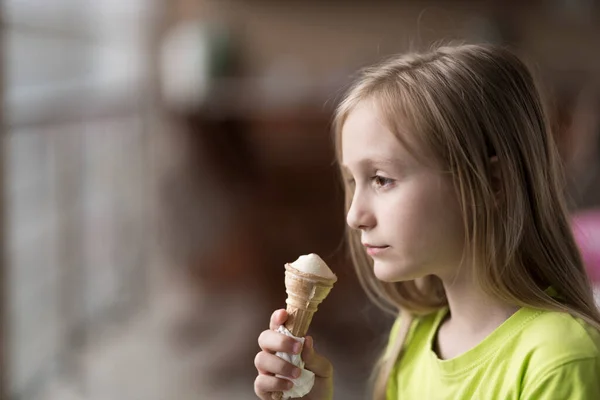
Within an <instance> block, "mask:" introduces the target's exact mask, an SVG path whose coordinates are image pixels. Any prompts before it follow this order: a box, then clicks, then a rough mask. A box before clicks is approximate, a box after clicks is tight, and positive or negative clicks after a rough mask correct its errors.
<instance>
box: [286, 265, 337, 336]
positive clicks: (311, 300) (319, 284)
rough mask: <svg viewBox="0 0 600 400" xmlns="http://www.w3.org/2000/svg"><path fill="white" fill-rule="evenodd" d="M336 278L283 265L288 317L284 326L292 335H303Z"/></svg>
mask: <svg viewBox="0 0 600 400" xmlns="http://www.w3.org/2000/svg"><path fill="white" fill-rule="evenodd" d="M336 281H337V278H333V279H328V278H324V277H322V276H319V275H314V274H308V273H305V272H302V271H299V270H297V269H296V268H294V267H292V266H291V264H286V265H285V289H286V292H287V295H288V296H287V299H286V301H285V302H286V303H287V312H288V319H287V321H286V323H285V327H286V329H287V330H289V331H290V332H291V333H292V335H294V336H297V337H303V336H305V335H306V332H308V327H309V325H310V322H311V321H312V318H313V315H314V314H315V312H317V308H318V306H319V304H321V302H322V301H323V300H324V299H325V298H326V297H327V295H328V294H329V291H330V290H331V288H332V287H333V284H334V283H335V282H336Z"/></svg>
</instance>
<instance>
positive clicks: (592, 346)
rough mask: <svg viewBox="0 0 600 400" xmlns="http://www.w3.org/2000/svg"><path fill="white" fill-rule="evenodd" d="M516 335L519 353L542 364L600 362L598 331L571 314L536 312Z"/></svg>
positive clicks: (599, 334) (599, 335) (599, 333)
mask: <svg viewBox="0 0 600 400" xmlns="http://www.w3.org/2000/svg"><path fill="white" fill-rule="evenodd" d="M536 313H537V316H536V317H535V318H533V319H532V320H531V322H530V323H529V324H527V326H525V328H524V329H523V330H522V331H521V334H520V335H519V338H518V339H519V342H520V346H519V347H521V350H525V351H526V352H527V353H529V354H530V355H531V357H532V358H534V361H537V362H538V363H541V364H544V361H546V362H552V363H568V362H571V361H575V360H578V359H588V358H599V359H600V332H599V331H598V330H597V329H596V328H594V327H593V326H591V325H590V324H588V323H586V322H585V321H583V320H581V319H579V318H575V317H573V316H572V315H570V314H567V313H563V312H554V311H536Z"/></svg>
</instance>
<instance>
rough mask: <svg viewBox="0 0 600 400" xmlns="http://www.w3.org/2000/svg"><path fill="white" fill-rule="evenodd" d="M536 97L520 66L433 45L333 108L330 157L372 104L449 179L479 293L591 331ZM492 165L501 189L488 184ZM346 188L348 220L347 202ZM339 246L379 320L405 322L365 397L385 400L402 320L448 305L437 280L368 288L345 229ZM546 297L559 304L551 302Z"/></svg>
mask: <svg viewBox="0 0 600 400" xmlns="http://www.w3.org/2000/svg"><path fill="white" fill-rule="evenodd" d="M540 97H541V96H540V94H539V91H538V89H537V88H536V85H535V83H534V79H533V77H532V75H531V74H530V72H529V71H528V69H527V67H526V66H525V65H524V63H523V62H522V61H521V60H520V59H519V58H518V57H517V56H516V55H515V54H513V53H512V52H510V51H508V50H506V49H504V48H501V47H496V46H489V45H460V46H452V47H438V48H436V49H434V50H432V51H431V52H428V53H424V54H408V55H402V56H400V57H394V58H392V59H390V60H387V61H385V62H383V63H382V64H380V65H377V66H373V67H369V68H367V69H365V70H364V71H362V74H361V76H360V78H359V79H358V80H357V81H356V82H355V84H354V85H353V86H352V87H351V88H350V89H349V91H348V92H347V94H346V96H345V98H344V99H343V100H342V102H341V103H340V105H339V106H338V108H337V110H336V113H335V117H334V134H335V140H336V151H337V157H338V160H341V156H342V154H341V146H340V142H341V131H342V128H343V125H344V122H345V121H346V119H347V117H348V115H349V114H350V113H351V112H352V110H353V109H354V108H355V107H356V106H357V104H359V103H360V102H363V101H372V102H374V104H375V105H376V107H377V108H378V110H379V111H380V113H381V115H382V117H383V120H384V122H385V123H386V124H387V126H388V128H389V129H390V130H391V131H392V132H394V134H395V135H396V136H397V137H398V139H399V140H401V141H402V143H403V144H404V145H405V146H407V147H408V148H409V149H410V150H411V151H412V152H413V154H415V155H417V156H418V157H420V158H421V159H422V160H426V159H427V158H428V157H434V159H435V160H436V161H437V162H439V163H440V164H441V165H442V168H444V169H445V170H447V171H448V172H449V173H450V174H451V176H452V178H453V181H454V185H455V190H456V194H457V196H458V199H459V202H460V206H461V211H462V215H463V224H464V228H465V232H466V237H465V249H464V252H465V253H464V254H465V256H467V257H469V259H470V260H473V263H472V265H474V266H475V268H474V271H472V272H473V274H474V277H475V281H476V282H477V284H479V285H481V287H482V288H483V289H484V290H485V291H486V292H487V293H489V294H491V295H493V296H495V297H496V298H498V299H499V300H501V301H504V302H506V303H508V304H513V305H516V306H521V307H533V308H538V309H544V310H552V311H562V312H567V313H569V314H571V315H573V316H575V317H578V318H581V319H583V320H585V321H586V322H588V323H589V324H591V325H592V326H594V327H596V328H598V329H600V312H599V311H598V309H597V308H596V306H595V303H594V298H593V294H592V289H591V285H590V282H589V280H588V277H587V275H586V272H585V270H584V267H583V264H582V261H581V258H580V254H579V251H578V248H577V246H576V243H575V241H574V239H573V235H572V232H571V228H570V224H569V219H568V211H567V207H566V202H565V199H564V195H563V186H564V183H563V179H564V177H563V172H562V165H561V163H560V159H559V155H558V151H557V148H556V145H555V143H554V139H553V137H552V135H551V129H550V124H549V121H548V118H547V116H546V113H545V111H544V106H543V104H542V101H541V98H540ZM401 128H402V131H403V132H411V133H412V135H410V136H411V137H410V140H407V138H406V137H405V136H401V135H400V131H401ZM417 132H418V135H417V134H416V133H417ZM494 160H497V161H494ZM492 163H495V164H496V165H495V167H497V171H498V172H497V173H498V174H499V177H498V178H495V179H499V181H500V182H494V183H493V182H492V174H491V170H492ZM498 183H499V185H498ZM498 186H499V187H500V190H497V188H498ZM345 189H346V210H348V209H349V207H350V204H351V201H352V196H353V193H352V190H351V188H348V187H346V188H345ZM347 240H348V243H349V249H350V253H351V256H352V261H353V263H354V266H355V268H356V271H357V274H358V278H359V280H360V282H361V284H362V286H363V287H364V289H365V291H366V292H367V294H368V295H369V297H370V298H371V299H372V300H373V301H374V303H375V304H377V305H378V306H379V307H381V308H382V309H383V310H385V311H387V312H390V313H392V314H394V315H396V316H397V315H398V314H399V313H401V314H402V315H403V318H402V324H403V327H401V329H400V334H399V337H397V338H394V340H395V341H396V342H395V343H396V346H395V348H394V349H392V350H391V351H387V352H386V353H385V355H384V356H382V357H381V358H380V360H379V362H378V366H377V368H376V371H377V374H376V375H377V376H376V379H375V384H374V398H376V399H383V398H385V392H386V386H387V380H388V378H389V374H390V371H391V370H392V368H393V366H394V365H395V363H396V362H397V361H398V359H399V357H400V353H401V350H402V347H403V343H404V341H405V338H406V335H407V334H408V332H409V325H410V324H411V321H412V320H413V319H415V318H418V317H419V316H421V315H425V314H429V313H431V312H434V311H436V310H439V309H441V308H442V307H445V306H446V305H447V300H446V297H445V293H444V288H443V286H442V283H441V281H440V280H439V279H438V278H437V277H434V276H427V277H425V278H422V279H420V280H418V281H405V282H395V283H387V282H382V281H379V280H377V279H376V277H375V276H374V274H373V269H372V263H371V260H370V258H369V257H368V256H367V255H366V253H365V251H364V248H363V247H362V246H361V243H360V237H359V232H358V231H355V230H350V229H348V231H347ZM548 287H552V288H554V289H555V290H556V291H557V292H558V295H559V296H558V297H556V296H554V297H553V296H551V295H550V294H549V293H548V292H547V291H546V290H545V289H547V288H548ZM388 350H389V349H388Z"/></svg>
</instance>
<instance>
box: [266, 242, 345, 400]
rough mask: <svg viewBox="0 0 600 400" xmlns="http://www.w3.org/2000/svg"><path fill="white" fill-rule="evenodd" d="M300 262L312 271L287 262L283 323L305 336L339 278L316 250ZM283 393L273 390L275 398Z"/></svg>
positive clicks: (296, 334)
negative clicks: (320, 306)
mask: <svg viewBox="0 0 600 400" xmlns="http://www.w3.org/2000/svg"><path fill="white" fill-rule="evenodd" d="M305 257H308V258H305ZM302 259H304V260H302ZM299 262H300V264H302V263H303V264H304V265H303V267H304V270H305V271H310V272H304V271H301V270H300V269H298V268H294V266H293V265H292V264H285V290H286V292H287V299H286V300H285V302H286V304H287V313H288V318H287V320H286V322H285V325H284V326H285V328H286V329H287V330H288V331H290V333H291V334H292V335H294V336H296V337H304V336H305V335H306V333H307V332H308V327H309V326H310V323H311V321H312V318H313V315H314V314H315V313H316V312H317V308H318V307H319V304H321V302H322V301H323V300H324V299H325V298H326V297H327V295H328V294H329V292H330V291H331V288H332V287H333V284H334V283H335V282H336V281H337V277H336V276H335V275H334V274H333V273H332V272H331V270H329V268H328V267H327V265H326V264H325V263H324V262H323V260H321V259H320V258H319V257H318V256H317V255H315V254H311V255H309V256H302V257H300V259H299V260H298V261H296V263H295V264H296V265H297V263H299ZM307 262H308V263H309V264H311V265H310V266H309V268H306V267H307V265H306V263H307ZM315 263H316V264H315ZM315 265H316V266H317V267H318V268H317V269H316V270H315V269H313V267H315ZM300 268H302V267H300ZM313 271H317V272H318V273H320V275H318V274H314V273H311V272H313ZM282 397H283V393H282V392H274V393H272V394H271V398H272V399H273V400H280V399H281V398H282Z"/></svg>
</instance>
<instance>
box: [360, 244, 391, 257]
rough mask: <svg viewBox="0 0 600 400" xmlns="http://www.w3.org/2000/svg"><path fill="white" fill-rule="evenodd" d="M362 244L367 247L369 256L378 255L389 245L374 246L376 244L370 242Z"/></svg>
mask: <svg viewBox="0 0 600 400" xmlns="http://www.w3.org/2000/svg"><path fill="white" fill-rule="evenodd" d="M363 246H365V248H366V249H367V254H369V255H370V256H376V255H379V254H381V253H383V252H384V251H385V250H387V249H388V248H389V247H390V246H376V245H373V244H370V243H363Z"/></svg>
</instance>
